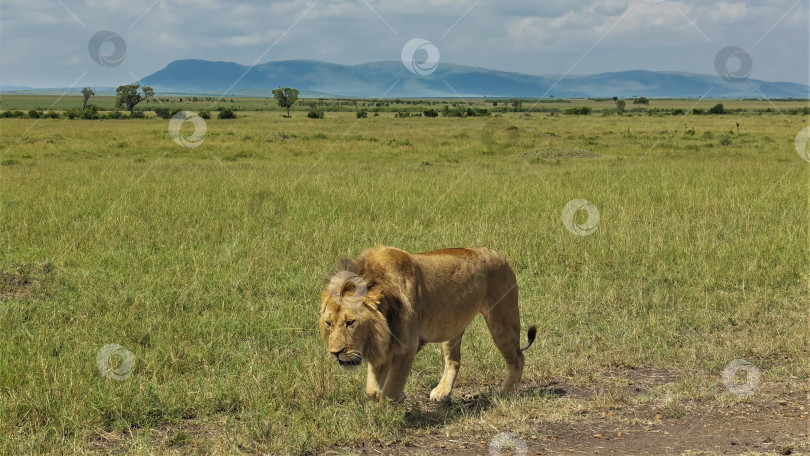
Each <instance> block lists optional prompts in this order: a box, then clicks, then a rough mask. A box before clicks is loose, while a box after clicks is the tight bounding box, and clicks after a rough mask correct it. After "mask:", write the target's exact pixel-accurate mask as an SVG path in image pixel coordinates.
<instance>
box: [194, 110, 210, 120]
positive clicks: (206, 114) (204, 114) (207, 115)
mask: <svg viewBox="0 0 810 456" xmlns="http://www.w3.org/2000/svg"><path fill="white" fill-rule="evenodd" d="M197 115H198V116H200V119H205V120H208V119H210V118H211V113H210V112H208V111H200V112H198V113H197Z"/></svg>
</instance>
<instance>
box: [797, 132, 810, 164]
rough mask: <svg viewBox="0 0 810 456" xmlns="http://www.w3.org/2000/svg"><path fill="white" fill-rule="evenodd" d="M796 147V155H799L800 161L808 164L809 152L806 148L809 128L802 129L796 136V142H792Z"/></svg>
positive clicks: (808, 143)
mask: <svg viewBox="0 0 810 456" xmlns="http://www.w3.org/2000/svg"><path fill="white" fill-rule="evenodd" d="M793 144H794V145H795V146H796V153H797V154H799V157H802V160H804V161H806V162H810V151H808V147H809V146H810V127H804V128H802V130H801V131H800V132H799V134H798V135H796V140H795V141H794V142H793Z"/></svg>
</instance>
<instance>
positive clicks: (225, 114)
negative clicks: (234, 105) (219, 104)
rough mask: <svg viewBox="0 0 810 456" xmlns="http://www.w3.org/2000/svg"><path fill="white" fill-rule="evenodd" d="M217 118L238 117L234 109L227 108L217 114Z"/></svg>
mask: <svg viewBox="0 0 810 456" xmlns="http://www.w3.org/2000/svg"><path fill="white" fill-rule="evenodd" d="M217 119H220V120H225V119H236V114H234V112H233V109H231V108H225V109H223V110H222V111H220V112H219V114H217Z"/></svg>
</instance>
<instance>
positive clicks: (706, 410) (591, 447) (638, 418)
mask: <svg viewBox="0 0 810 456" xmlns="http://www.w3.org/2000/svg"><path fill="white" fill-rule="evenodd" d="M632 375H633V376H635V377H636V378H635V381H631V382H629V386H628V388H629V389H631V390H632V391H634V392H635V393H637V394H640V393H641V392H643V391H645V390H647V389H648V388H649V387H651V386H654V385H656V384H663V383H666V382H668V381H671V380H672V379H673V377H676V374H671V373H668V372H664V371H651V370H648V371H646V372H645V371H642V372H635V373H633V374H632ZM771 386H774V385H771ZM543 388H545V389H546V390H547V391H553V392H554V394H556V395H559V396H560V397H561V398H564V397H569V398H574V399H577V398H580V399H581V398H587V397H589V396H593V395H594V394H595V391H594V390H589V389H587V388H581V387H573V386H565V385H561V384H559V383H555V382H552V383H547V384H545V385H543ZM772 391H773V390H772ZM462 394H463V392H462ZM462 400H463V401H466V400H465V399H462ZM476 400H478V399H476V398H470V399H469V400H468V401H470V402H473V401H476ZM420 405H425V406H426V407H427V406H428V405H427V404H420ZM594 415H595V416H594ZM594 415H586V416H583V417H582V418H581V419H577V420H576V421H572V422H563V423H550V422H544V421H542V420H533V421H529V422H527V423H524V425H525V426H524V429H525V428H528V429H531V434H530V435H526V434H524V435H521V436H516V435H507V434H504V435H502V436H501V437H498V436H496V437H491V436H489V438H488V439H481V438H478V437H476V436H475V435H474V434H475V432H471V433H470V434H471V435H470V436H469V437H466V438H447V437H445V436H444V435H437V434H430V435H420V436H415V437H414V438H413V439H410V440H409V442H410V443H409V444H407V445H406V444H392V445H380V444H371V445H369V444H366V445H362V446H359V447H355V448H352V449H348V448H344V449H340V450H338V451H336V452H337V453H342V454H345V452H346V451H348V452H349V453H352V452H354V453H359V454H385V455H394V454H397V455H398V454H408V455H443V454H448V455H480V454H484V455H486V454H504V455H507V454H508V455H511V454H528V455H547V454H612V455H672V454H675V455H680V454H690V455H694V454H700V455H714V454H717V455H721V454H722V455H726V454H745V453H749V454H793V455H797V454H810V443H809V442H808V430H809V429H808V422H810V419H808V418H809V417H810V396H809V393H808V390H807V388H803V389H802V390H793V391H792V390H784V391H780V392H779V393H777V394H769V395H768V396H767V397H765V396H763V397H760V398H759V399H757V396H753V397H752V398H751V399H750V400H748V401H746V402H742V403H731V402H729V403H723V402H718V401H692V402H688V403H685V404H683V407H681V408H679V412H678V413H671V412H669V413H668V412H666V411H662V410H659V409H658V408H656V407H654V406H651V405H646V404H637V405H633V406H628V407H623V408H621V409H617V410H610V411H606V412H599V413H596V414H594ZM499 443H500V444H501V445H500V451H499ZM516 450H517V451H516Z"/></svg>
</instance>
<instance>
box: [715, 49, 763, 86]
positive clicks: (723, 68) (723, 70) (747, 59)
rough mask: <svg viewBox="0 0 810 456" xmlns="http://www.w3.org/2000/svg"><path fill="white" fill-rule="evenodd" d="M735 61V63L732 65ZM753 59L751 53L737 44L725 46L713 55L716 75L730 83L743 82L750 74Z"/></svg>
mask: <svg viewBox="0 0 810 456" xmlns="http://www.w3.org/2000/svg"><path fill="white" fill-rule="evenodd" d="M734 62H736V65H734ZM753 67H754V60H753V59H752V58H751V54H749V53H747V52H745V50H743V49H741V48H738V47H737V46H726V47H724V48H723V49H720V52H718V53H717V55H716V56H715V57H714V69H715V70H716V71H717V75H718V76H720V77H721V78H723V79H724V80H726V81H728V82H732V83H735V84H736V83H738V82H743V81H745V80H746V79H748V77H749V76H751V69H752V68H753Z"/></svg>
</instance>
